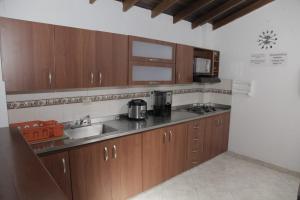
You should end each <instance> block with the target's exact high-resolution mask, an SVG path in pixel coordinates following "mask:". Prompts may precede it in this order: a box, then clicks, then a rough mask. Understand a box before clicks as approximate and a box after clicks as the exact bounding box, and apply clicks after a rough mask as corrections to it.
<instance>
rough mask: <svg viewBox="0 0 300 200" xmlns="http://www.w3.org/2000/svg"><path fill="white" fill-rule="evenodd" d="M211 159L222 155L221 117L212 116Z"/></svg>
mask: <svg viewBox="0 0 300 200" xmlns="http://www.w3.org/2000/svg"><path fill="white" fill-rule="evenodd" d="M211 120H212V132H211V133H212V157H215V156H217V155H219V154H221V153H222V145H223V126H222V124H221V122H222V115H217V116H214V117H213V118H212V119H211Z"/></svg>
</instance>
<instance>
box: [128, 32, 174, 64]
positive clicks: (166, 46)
mask: <svg viewBox="0 0 300 200" xmlns="http://www.w3.org/2000/svg"><path fill="white" fill-rule="evenodd" d="M129 50H130V51H129V60H130V61H143V62H158V63H175V55H176V54H175V52H176V44H174V43H170V42H164V41H159V40H152V39H147V38H141V37H135V36H130V37H129Z"/></svg>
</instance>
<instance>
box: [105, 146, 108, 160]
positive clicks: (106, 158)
mask: <svg viewBox="0 0 300 200" xmlns="http://www.w3.org/2000/svg"><path fill="white" fill-rule="evenodd" d="M104 160H105V161H108V149H107V147H104Z"/></svg>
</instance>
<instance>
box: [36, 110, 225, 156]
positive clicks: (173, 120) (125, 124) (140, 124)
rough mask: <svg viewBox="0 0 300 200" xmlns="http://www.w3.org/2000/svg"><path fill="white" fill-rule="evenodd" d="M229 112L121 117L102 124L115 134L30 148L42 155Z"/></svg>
mask: <svg viewBox="0 0 300 200" xmlns="http://www.w3.org/2000/svg"><path fill="white" fill-rule="evenodd" d="M229 111H230V106H221V105H220V106H218V107H217V110H216V111H215V112H211V113H206V114H201V115H200V114H196V113H192V112H188V111H186V110H185V109H182V108H181V109H177V110H174V111H172V113H171V115H170V116H167V117H161V116H154V115H149V116H148V117H147V119H145V120H140V121H136V120H129V119H128V118H127V117H126V116H121V117H120V119H117V120H110V121H106V122H104V124H105V125H108V126H110V127H112V128H114V129H117V131H115V132H111V133H106V134H102V135H99V136H93V137H89V138H84V139H62V140H56V141H51V142H43V143H38V144H33V145H31V147H32V148H33V150H34V151H35V152H36V153H37V154H40V155H42V154H47V153H50V152H53V151H59V150H64V149H68V148H72V147H76V146H80V145H85V144H89V143H94V142H99V141H103V140H108V139H113V138H117V137H122V136H126V135H130V134H135V133H139V132H144V131H149V130H153V129H157V128H162V127H166V126H170V125H174V124H179V123H183V122H187V121H191V120H196V119H200V118H205V117H209V116H213V115H218V114H221V113H225V112H229Z"/></svg>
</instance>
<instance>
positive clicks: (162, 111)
mask: <svg viewBox="0 0 300 200" xmlns="http://www.w3.org/2000/svg"><path fill="white" fill-rule="evenodd" d="M172 94H173V92H172V91H154V92H153V97H154V104H153V113H154V115H156V116H170V115H171V110H172Z"/></svg>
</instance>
